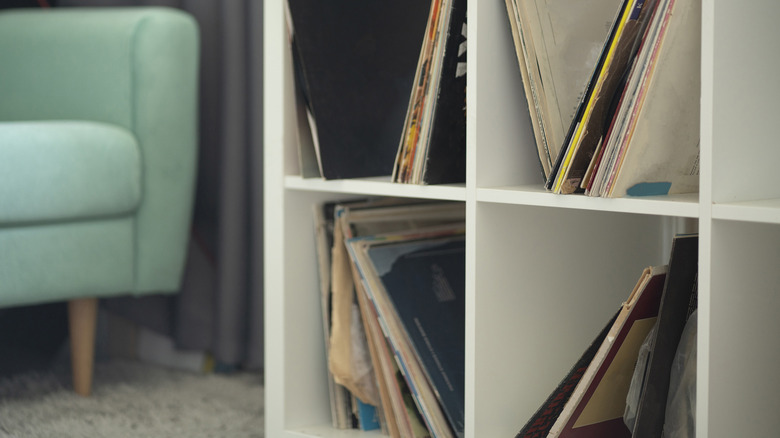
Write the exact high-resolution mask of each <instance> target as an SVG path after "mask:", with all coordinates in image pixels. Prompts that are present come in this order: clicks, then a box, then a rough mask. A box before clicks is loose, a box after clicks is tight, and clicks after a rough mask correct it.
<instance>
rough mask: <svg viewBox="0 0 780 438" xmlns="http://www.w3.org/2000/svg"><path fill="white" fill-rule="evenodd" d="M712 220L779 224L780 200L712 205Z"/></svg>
mask: <svg viewBox="0 0 780 438" xmlns="http://www.w3.org/2000/svg"><path fill="white" fill-rule="evenodd" d="M712 218H713V219H726V220H734V221H744V222H762V223H770V224H780V199H763V200H759V201H741V202H732V203H728V204H714V205H713V206H712Z"/></svg>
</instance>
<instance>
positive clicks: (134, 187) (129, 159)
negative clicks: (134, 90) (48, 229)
mask: <svg viewBox="0 0 780 438" xmlns="http://www.w3.org/2000/svg"><path fill="white" fill-rule="evenodd" d="M141 173H142V169H141V156H140V148H139V145H138V142H137V140H136V138H135V137H134V136H133V134H131V133H130V132H129V131H127V130H126V129H124V128H121V127H118V126H114V125H110V124H105V123H99V122H88V121H32V122H0V227H3V226H7V225H19V224H27V223H46V222H62V221H70V220H83V219H92V218H95V219H97V218H103V217H111V216H114V217H117V216H125V215H128V214H132V213H133V212H134V211H135V210H136V209H137V208H138V205H139V204H140V201H141V190H142V187H141Z"/></svg>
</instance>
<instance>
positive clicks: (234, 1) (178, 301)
mask: <svg viewBox="0 0 780 438" xmlns="http://www.w3.org/2000/svg"><path fill="white" fill-rule="evenodd" d="M262 4H263V3H262V2H261V1H252V0H225V1H214V0H115V1H106V0H59V1H57V3H56V6H58V7H78V6H92V7H96V6H98V7H108V6H152V5H157V6H168V7H174V8H179V9H182V10H184V11H187V12H189V13H190V14H192V15H193V16H194V17H195V19H196V20H197V21H198V24H199V27H200V36H201V70H200V108H199V111H200V128H199V129H200V136H199V142H200V143H199V158H198V180H197V188H196V198H195V210H194V218H193V223H192V238H191V240H190V245H189V251H188V255H187V263H186V267H185V273H184V279H183V282H182V287H181V290H180V292H179V293H178V294H176V295H171V296H162V295H160V296H150V297H142V298H129V297H122V298H114V299H107V300H104V302H103V305H104V307H106V308H108V309H109V310H110V311H112V312H114V313H117V314H119V315H121V316H124V317H126V318H128V319H130V320H131V321H133V322H135V323H137V324H139V325H142V326H144V327H147V328H149V329H151V330H154V331H156V332H158V333H161V334H164V335H167V336H170V337H171V338H172V339H173V340H174V344H175V345H176V346H177V348H180V349H184V350H201V351H206V352H209V353H211V354H213V355H214V357H215V359H216V361H217V362H218V363H220V364H222V365H226V366H228V367H241V368H245V369H262V366H263V234H262V229H263V202H262V192H263V186H262V180H263V179H262V169H263V163H262V139H263V128H262V120H263V109H262V101H263V97H262V95H263V93H262V82H263V76H262V22H263V17H262Z"/></svg>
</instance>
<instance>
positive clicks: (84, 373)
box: [68, 298, 97, 397]
mask: <svg viewBox="0 0 780 438" xmlns="http://www.w3.org/2000/svg"><path fill="white" fill-rule="evenodd" d="M68 322H69V325H70V357H71V366H72V369H73V389H74V390H75V391H76V393H77V394H80V395H83V396H84V397H87V396H89V394H90V392H91V391H92V367H93V363H94V357H95V326H96V325H97V298H82V299H77V300H70V301H69V302H68Z"/></svg>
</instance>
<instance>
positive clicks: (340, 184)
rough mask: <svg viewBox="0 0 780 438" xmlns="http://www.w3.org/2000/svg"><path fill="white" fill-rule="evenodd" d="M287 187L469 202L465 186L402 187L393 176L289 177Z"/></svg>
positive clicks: (411, 185) (285, 184) (408, 185)
mask: <svg viewBox="0 0 780 438" xmlns="http://www.w3.org/2000/svg"><path fill="white" fill-rule="evenodd" d="M284 186H285V188H287V189H293V190H309V191H318V192H333V193H355V194H363V195H376V196H399V197H404V198H425V199H442V200H448V201H465V200H466V186H465V185H464V184H439V185H429V186H423V185H415V184H399V183H394V182H391V181H390V177H389V176H385V177H375V178H359V179H357V178H356V179H340V180H324V179H321V178H301V177H300V176H295V175H288V176H286V177H285V179H284Z"/></svg>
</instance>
